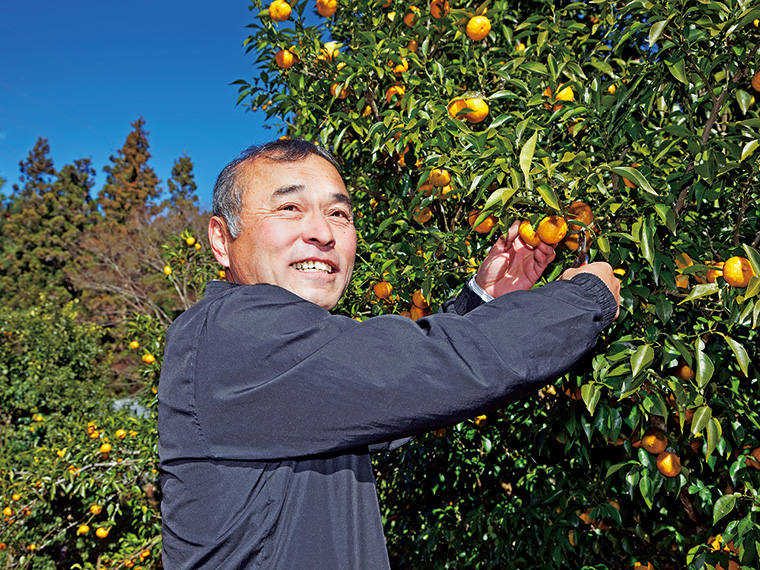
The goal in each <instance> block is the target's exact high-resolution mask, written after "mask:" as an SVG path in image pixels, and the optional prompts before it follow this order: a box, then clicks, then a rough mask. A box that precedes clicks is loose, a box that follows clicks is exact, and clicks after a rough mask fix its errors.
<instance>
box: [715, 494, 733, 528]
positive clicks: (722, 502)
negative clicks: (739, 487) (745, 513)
mask: <svg viewBox="0 0 760 570" xmlns="http://www.w3.org/2000/svg"><path fill="white" fill-rule="evenodd" d="M735 505H736V494H735V493H732V494H730V495H723V496H722V497H720V498H719V499H718V500H717V501H715V506H714V507H713V525H715V524H717V522H718V521H719V520H720V519H722V518H723V517H725V516H726V515H727V514H728V513H730V512H731V511H733V510H734V506H735Z"/></svg>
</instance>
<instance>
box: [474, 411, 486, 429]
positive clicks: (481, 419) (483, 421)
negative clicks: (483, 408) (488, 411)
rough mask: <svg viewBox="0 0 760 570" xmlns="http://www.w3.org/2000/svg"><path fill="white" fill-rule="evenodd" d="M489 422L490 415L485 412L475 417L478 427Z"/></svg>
mask: <svg viewBox="0 0 760 570" xmlns="http://www.w3.org/2000/svg"><path fill="white" fill-rule="evenodd" d="M487 423H488V416H486V415H485V414H483V415H480V416H478V417H476V418H475V425H476V426H478V427H483V426H485V425H486V424H487Z"/></svg>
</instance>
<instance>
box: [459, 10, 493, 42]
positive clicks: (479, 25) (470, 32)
mask: <svg viewBox="0 0 760 570" xmlns="http://www.w3.org/2000/svg"><path fill="white" fill-rule="evenodd" d="M465 31H466V33H467V37H468V38H470V39H471V40H474V41H476V42H477V41H480V40H482V39H484V38H485V37H486V36H487V35H488V34H489V32H490V31H491V21H490V20H489V19H488V18H486V17H485V16H473V17H472V18H470V21H469V22H467V28H466V29H465Z"/></svg>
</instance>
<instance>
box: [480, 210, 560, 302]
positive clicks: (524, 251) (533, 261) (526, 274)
mask: <svg viewBox="0 0 760 570" xmlns="http://www.w3.org/2000/svg"><path fill="white" fill-rule="evenodd" d="M519 227H520V222H519V221H517V222H515V223H514V224H512V226H511V227H510V228H509V231H508V232H507V234H506V235H502V236H501V237H500V238H499V239H498V241H497V242H496V243H495V244H494V246H493V247H492V248H491V251H489V252H488V256H487V257H486V258H485V260H484V261H483V263H481V265H480V268H479V269H478V273H477V275H476V276H475V282H476V283H477V284H478V285H479V286H480V288H481V289H483V290H484V291H485V292H486V293H488V294H489V295H491V296H492V297H500V296H501V295H504V294H505V293H510V292H512V291H527V290H529V289H530V288H531V287H533V285H535V284H536V281H538V278H539V277H541V274H542V273H543V272H544V269H546V267H547V265H549V264H550V263H551V262H552V261H554V248H553V247H552V246H551V245H549V244H546V243H544V242H541V243H540V244H539V245H538V246H537V247H535V248H533V247H531V246H529V245H527V244H525V242H523V240H522V239H520V238H519V237H518V235H517V233H518V229H519Z"/></svg>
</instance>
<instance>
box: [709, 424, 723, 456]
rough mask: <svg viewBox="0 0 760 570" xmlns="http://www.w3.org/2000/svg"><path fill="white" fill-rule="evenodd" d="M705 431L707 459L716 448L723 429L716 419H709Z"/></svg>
mask: <svg viewBox="0 0 760 570" xmlns="http://www.w3.org/2000/svg"><path fill="white" fill-rule="evenodd" d="M705 431H706V432H707V459H709V458H710V455H711V454H712V452H713V451H715V448H716V447H717V446H718V442H720V440H721V438H722V437H723V428H722V427H721V425H720V422H719V421H718V418H710V422H709V423H708V424H707V426H706V429H705Z"/></svg>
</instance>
